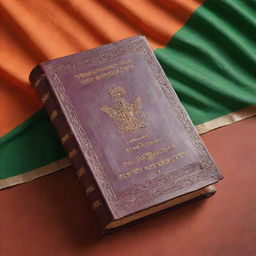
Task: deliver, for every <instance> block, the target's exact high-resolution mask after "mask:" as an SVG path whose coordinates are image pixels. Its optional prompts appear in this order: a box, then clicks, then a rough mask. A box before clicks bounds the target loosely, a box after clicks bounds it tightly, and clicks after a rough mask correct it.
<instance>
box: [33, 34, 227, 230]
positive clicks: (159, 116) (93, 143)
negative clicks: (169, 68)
mask: <svg viewBox="0 0 256 256" xmlns="http://www.w3.org/2000/svg"><path fill="white" fill-rule="evenodd" d="M29 80H30V82H31V84H32V86H33V87H34V88H35V90H36V91H37V93H38V95H39V96H40V97H41V99H42V102H43V104H44V107H45V109H46V111H47V112H48V114H49V118H50V120H51V122H52V124H53V126H54V127H55V128H56V131H57V133H58V136H59V137H60V139H61V142H62V144H63V146H64V149H65V150H66V152H67V155H68V157H69V158H70V160H71V162H72V165H73V167H74V169H75V170H76V173H77V175H78V177H79V179H80V180H81V182H82V185H83V187H84V190H85V194H86V195H87V196H88V197H89V199H90V201H91V206H92V209H93V210H94V211H95V213H96V214H97V216H98V219H99V223H100V227H101V230H102V232H103V233H107V232H111V231H114V230H118V229H120V228H123V227H125V226H127V225H129V224H131V223H136V222H138V221H140V220H142V219H146V218H148V217H151V216H152V215H154V214H157V213H160V212H164V211H167V210H169V209H172V208H174V207H177V206H180V205H182V204H184V203H186V202H188V201H193V200H197V199H200V198H203V197H207V196H210V195H212V194H213V193H214V192H215V188H214V185H213V184H214V183H216V182H218V181H219V180H220V179H222V178H223V176H222V175H221V173H220V171H219V170H218V168H217V167H216V164H215V163H214V161H213V159H212V157H211V156H210V155H209V153H208V151H207V149H206V147H205V145H204V144H203V142H202V141H201V139H200V137H199V135H198V134H197V132H196V130H195V128H194V126H193V124H192V122H191V120H190V118H189V116H188V114H187V113H186V111H185V110H184V108H183V106H182V104H181V103H180V101H179V99H178V97H177V95H176V94H175V92H174V90H173V88H172V86H171V84H170V82H169V81H168V79H167V77H166V76H165V74H164V72H163V70H162V68H161V66H160V64H159V63H158V61H157V59H156V57H155V56H154V53H153V51H152V50H151V48H150V46H149V44H148V43H147V41H146V39H145V37H143V36H134V37H130V38H128V39H124V40H121V41H118V42H114V43H111V44H107V45H103V46H100V47H97V48H94V49H90V50H87V51H84V52H80V53H77V54H73V55H69V56H65V57H61V58H57V59H54V60H50V61H46V62H43V63H41V64H39V65H38V66H36V67H35V68H34V69H33V70H32V72H31V74H30V77H29Z"/></svg>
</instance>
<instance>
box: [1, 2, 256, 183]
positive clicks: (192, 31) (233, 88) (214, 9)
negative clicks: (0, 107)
mask: <svg viewBox="0 0 256 256" xmlns="http://www.w3.org/2000/svg"><path fill="white" fill-rule="evenodd" d="M255 42H256V1H242V0H241V1H238V0H237V1H236V0H230V1H228V0H207V1H206V2H205V3H204V4H203V5H202V6H201V7H199V8H198V9H197V10H196V11H195V12H194V13H193V15H192V17H191V18H190V19H189V20H188V22H187V23H186V25H185V26H184V27H183V28H182V29H181V30H179V31H178V32H177V33H176V34H175V35H174V36H173V37H172V39H171V40H170V42H169V43H168V45H167V46H166V47H165V48H164V49H157V50H156V51H155V54H156V56H157V58H158V60H159V61H160V63H161V65H162V67H163V68H164V70H165V72H166V74H167V76H168V78H169V79H170V81H171V83H172V85H173V87H174V89H175V90H176V92H177V94H178V96H179V98H180V99H181V101H182V103H183V105H184V106H185V108H186V110H187V111H188V113H189V115H190V117H191V119H192V121H193V122H194V124H195V125H197V124H200V123H203V122H206V121H209V120H212V119H215V118H217V117H220V116H223V115H225V114H228V113H230V112H233V111H236V110H238V109H241V108H244V107H247V106H250V105H254V104H256V97H255V95H256V85H255V78H256V50H255ZM0 150H1V155H0V157H1V158H0V179H4V178H7V177H11V176H14V175H18V174H21V173H25V172H29V171H31V170H33V169H35V168H39V167H42V166H45V165H48V164H50V163H52V162H55V161H57V160H60V159H62V158H63V157H65V153H64V151H63V149H62V147H61V144H60V142H59V139H58V138H57V135H56V133H55V131H54V129H53V127H52V125H51V124H50V121H49V119H48V118H47V115H46V113H45V112H44V111H43V110H40V111H39V112H38V113H36V114H35V115H33V116H32V117H31V118H30V119H29V120H27V121H26V122H24V123H23V124H22V125H20V126H19V127H17V128H16V129H14V130H13V131H11V132H10V133H8V134H7V135H5V136H4V137H3V138H2V139H1V144H0Z"/></svg>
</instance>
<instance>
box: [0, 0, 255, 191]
mask: <svg viewBox="0 0 256 256" xmlns="http://www.w3.org/2000/svg"><path fill="white" fill-rule="evenodd" d="M0 21H1V29H0V97H1V98H0V111H1V113H0V118H1V122H0V133H1V143H0V188H5V187H8V186H12V185H15V184H19V183H22V182H26V181H30V180H32V179H35V178H37V177H40V176H43V175H46V174H49V173H51V172H54V171H57V170H61V169H63V168H65V167H67V166H69V165H70V162H69V160H68V159H67V157H66V155H65V153H64V151H63V149H62V147H61V144H60V142H59V139H58V138H57V135H56V133H55V131H54V129H53V127H52V126H51V124H50V121H49V119H48V117H47V115H46V112H45V111H44V110H43V109H42V104H41V102H40V100H39V98H38V97H37V96H36V94H35V92H34V91H33V89H32V88H31V86H30V85H29V83H28V76H29V72H30V71H31V69H32V68H33V67H34V66H35V65H36V64H38V63H40V62H42V61H46V60H49V59H52V58H57V57H61V56H64V55H69V54H72V53H76V52H79V51H84V50H87V49H90V48H93V47H97V46H100V45H102V44H106V43H110V42H113V41H117V40H120V39H124V38H127V37H129V36H132V35H135V34H143V35H145V36H146V37H147V39H148V40H149V42H150V44H151V46H152V48H153V49H154V51H155V54H156V56H157V58H158V60H159V62H160V64H161V65H162V67H163V68H164V70H165V72H166V74H167V76H168V78H169V80H170V82H171V83H172V85H173V87H174V89H175V90H176V92H177V94H178V96H179V98H180V100H181V101H182V103H183V105H184V106H185V108H186V110H187V111H188V113H189V115H190V117H191V119H192V121H193V123H194V124H195V125H196V127H197V129H198V131H199V133H204V132H207V131H210V130H212V129H215V128H218V127H221V126H224V125H228V124H231V123H233V122H236V121H239V120H242V119H244V118H247V117H250V116H253V115H255V114H256V105H255V104H256V83H255V82H256V48H255V42H256V1H254V0H205V1H201V0H109V1H108V0H101V1H97V0H87V1H83V0H73V1H71V0H70V1H65V0H62V1H61V0H53V1H50V0H46V1H44V0H24V1H18V0H8V1H1V2H0Z"/></svg>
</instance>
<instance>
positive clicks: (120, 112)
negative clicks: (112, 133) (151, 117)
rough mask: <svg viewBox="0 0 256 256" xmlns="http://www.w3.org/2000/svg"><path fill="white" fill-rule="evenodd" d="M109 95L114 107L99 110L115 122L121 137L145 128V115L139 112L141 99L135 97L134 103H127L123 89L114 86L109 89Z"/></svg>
mask: <svg viewBox="0 0 256 256" xmlns="http://www.w3.org/2000/svg"><path fill="white" fill-rule="evenodd" d="M109 95H110V97H111V98H112V99H113V100H114V101H115V105H114V106H113V107H111V106H107V105H105V106H103V107H101V108H100V110H101V111H103V112H104V113H106V114H108V116H109V117H110V118H112V119H113V120H115V122H116V126H117V128H118V130H119V133H120V134H121V135H124V134H127V133H131V132H136V131H138V130H139V129H141V128H145V127H147V125H146V121H145V114H144V113H143V112H142V110H141V105H142V100H141V97H137V98H136V99H135V101H134V102H128V101H127V100H126V99H125V90H124V88H123V87H121V86H116V85H115V86H113V87H111V88H110V89H109Z"/></svg>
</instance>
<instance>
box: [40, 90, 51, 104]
mask: <svg viewBox="0 0 256 256" xmlns="http://www.w3.org/2000/svg"><path fill="white" fill-rule="evenodd" d="M49 96H50V93H49V92H47V93H46V94H45V95H44V96H43V97H42V98H41V100H42V102H43V104H44V103H45V102H46V101H47V100H48V99H49Z"/></svg>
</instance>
